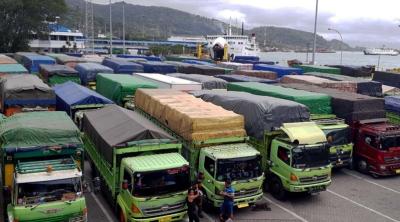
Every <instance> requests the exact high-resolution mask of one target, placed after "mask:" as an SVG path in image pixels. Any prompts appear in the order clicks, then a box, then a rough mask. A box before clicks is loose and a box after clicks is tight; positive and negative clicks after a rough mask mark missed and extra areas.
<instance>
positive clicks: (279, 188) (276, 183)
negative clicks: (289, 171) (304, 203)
mask: <svg viewBox="0 0 400 222" xmlns="http://www.w3.org/2000/svg"><path fill="white" fill-rule="evenodd" d="M269 187H270V193H271V194H272V196H273V197H275V198H276V199H278V200H282V201H283V200H285V199H286V196H287V191H286V190H285V188H284V187H283V185H282V181H281V179H279V178H278V177H276V176H273V177H271V182H270V185H269Z"/></svg>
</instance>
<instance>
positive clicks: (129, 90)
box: [96, 73, 158, 105]
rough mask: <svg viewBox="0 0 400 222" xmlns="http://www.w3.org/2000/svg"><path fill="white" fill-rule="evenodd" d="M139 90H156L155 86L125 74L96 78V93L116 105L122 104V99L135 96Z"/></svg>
mask: <svg viewBox="0 0 400 222" xmlns="http://www.w3.org/2000/svg"><path fill="white" fill-rule="evenodd" d="M139 88H148V89H156V88H158V86H157V84H154V83H152V82H148V81H145V80H143V79H141V78H138V77H135V76H131V75H126V74H102V73H99V74H98V75H97V76H96V91H97V92H98V93H100V94H101V95H103V96H105V97H107V98H108V99H111V100H112V101H114V102H115V103H117V104H118V105H123V104H124V99H125V98H127V97H129V96H131V97H133V96H134V95H135V92H136V90H137V89H139Z"/></svg>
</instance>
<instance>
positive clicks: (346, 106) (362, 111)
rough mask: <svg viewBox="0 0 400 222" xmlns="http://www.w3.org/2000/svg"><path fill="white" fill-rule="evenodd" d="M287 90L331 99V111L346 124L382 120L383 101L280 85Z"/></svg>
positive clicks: (310, 88) (304, 87) (302, 85)
mask: <svg viewBox="0 0 400 222" xmlns="http://www.w3.org/2000/svg"><path fill="white" fill-rule="evenodd" d="M282 86H283V87H287V89H299V90H306V91H310V92H317V93H324V94H327V95H329V96H330V97H332V111H333V113H334V114H335V115H336V116H337V117H339V118H343V119H345V120H346V122H347V123H348V124H352V123H353V122H355V121H360V120H366V119H375V118H384V117H385V110H384V100H383V99H382V98H375V97H370V96H366V95H361V94H356V93H349V92H343V91H339V90H335V89H326V88H321V87H318V86H312V85H304V84H282Z"/></svg>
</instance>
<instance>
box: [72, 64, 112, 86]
mask: <svg viewBox="0 0 400 222" xmlns="http://www.w3.org/2000/svg"><path fill="white" fill-rule="evenodd" d="M75 69H76V71H78V72H79V77H80V78H81V83H82V85H85V86H86V85H87V84H88V83H89V82H94V81H96V75H97V73H113V72H114V71H113V70H112V69H111V68H108V67H107V66H103V65H100V64H97V63H80V64H78V65H76V67H75Z"/></svg>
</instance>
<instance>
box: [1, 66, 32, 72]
mask: <svg viewBox="0 0 400 222" xmlns="http://www.w3.org/2000/svg"><path fill="white" fill-rule="evenodd" d="M23 73H28V70H27V69H26V68H25V67H24V66H23V65H21V64H0V74H23Z"/></svg>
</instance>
